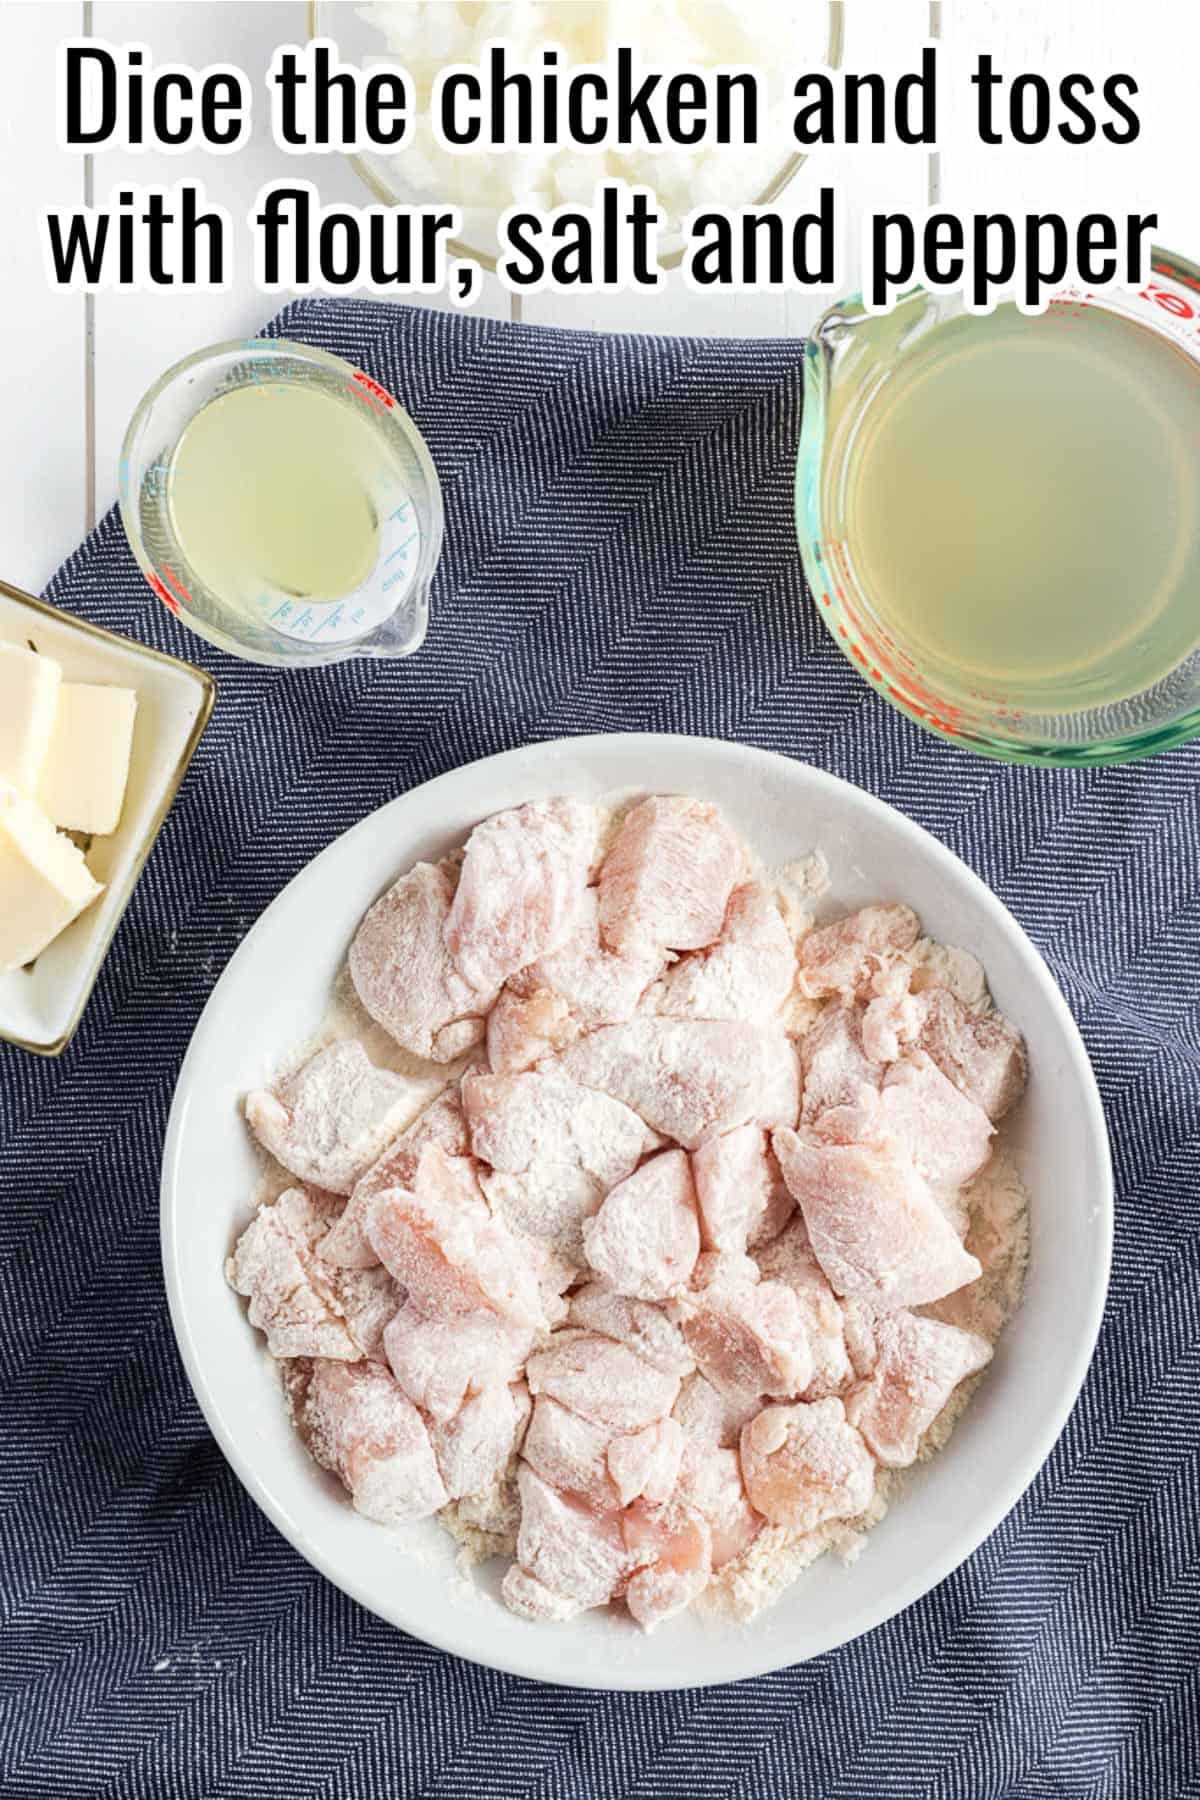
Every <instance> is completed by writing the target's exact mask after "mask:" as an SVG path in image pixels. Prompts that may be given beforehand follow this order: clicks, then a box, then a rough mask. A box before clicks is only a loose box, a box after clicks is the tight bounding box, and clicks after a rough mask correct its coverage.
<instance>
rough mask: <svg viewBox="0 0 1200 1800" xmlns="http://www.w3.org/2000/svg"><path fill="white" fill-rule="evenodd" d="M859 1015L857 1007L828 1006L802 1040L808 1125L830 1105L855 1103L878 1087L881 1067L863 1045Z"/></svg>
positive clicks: (804, 1117)
mask: <svg viewBox="0 0 1200 1800" xmlns="http://www.w3.org/2000/svg"><path fill="white" fill-rule="evenodd" d="M862 1032H863V1015H862V1011H861V1009H860V1008H858V1007H857V1006H843V1005H838V1004H834V1005H830V1006H827V1007H826V1008H825V1010H824V1011H823V1012H822V1014H821V1016H820V1018H819V1019H817V1020H816V1022H815V1023H814V1025H813V1026H812V1029H811V1030H810V1031H809V1032H808V1033H807V1034H806V1036H805V1037H804V1038H803V1039H802V1041H801V1045H800V1056H801V1061H802V1063H803V1066H804V1106H803V1109H802V1111H801V1114H800V1117H801V1119H802V1121H803V1123H804V1124H805V1125H811V1124H812V1123H813V1122H814V1121H815V1120H817V1119H819V1118H820V1117H821V1115H822V1113H824V1112H827V1111H828V1110H829V1109H830V1108H832V1107H842V1106H857V1105H859V1104H861V1102H862V1101H863V1098H864V1096H865V1095H868V1094H874V1093H876V1092H877V1091H878V1089H879V1084H880V1081H881V1080H882V1077H883V1070H882V1068H881V1067H880V1065H879V1064H878V1063H877V1062H874V1061H873V1060H872V1059H871V1058H870V1057H869V1056H868V1055H867V1053H866V1050H865V1048H864V1046H863V1035H862Z"/></svg>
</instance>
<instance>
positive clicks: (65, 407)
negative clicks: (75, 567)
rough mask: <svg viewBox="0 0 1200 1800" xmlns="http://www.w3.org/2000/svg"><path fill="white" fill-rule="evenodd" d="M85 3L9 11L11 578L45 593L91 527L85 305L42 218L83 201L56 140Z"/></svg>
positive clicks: (6, 494) (3, 151)
mask: <svg viewBox="0 0 1200 1800" xmlns="http://www.w3.org/2000/svg"><path fill="white" fill-rule="evenodd" d="M82 22H83V6H82V4H81V3H80V0H51V3H50V4H42V5H35V4H32V3H31V0H25V3H22V4H9V5H6V6H3V7H0V343H2V345H3V350H2V352H0V358H2V360H0V370H2V373H0V433H2V435H0V577H3V578H4V579H5V580H6V581H11V582H14V583H16V585H17V586H19V587H24V588H32V589H35V590H36V589H38V588H40V587H42V586H43V585H44V584H45V582H46V581H47V580H48V579H49V578H50V576H51V575H52V574H53V573H54V570H55V569H56V568H57V566H58V564H59V563H60V562H61V560H62V558H63V557H64V556H66V555H67V554H68V553H69V552H70V551H71V550H73V549H74V548H75V546H76V544H77V543H78V542H79V540H80V538H81V537H82V536H83V532H84V529H85V526H86V515H85V489H86V473H87V437H86V432H87V408H86V405H85V397H84V390H85V349H84V303H83V296H82V295H81V294H70V293H65V292H54V291H53V290H52V289H51V288H50V287H49V286H48V284H47V282H46V278H45V274H44V271H43V268H42V248H41V236H40V230H41V228H40V223H39V214H40V213H41V211H42V209H43V207H47V206H72V207H75V206H79V205H81V204H82V201H83V178H84V168H83V160H82V158H81V157H78V156H68V155H66V154H65V153H63V152H61V151H59V150H57V149H56V148H55V144H54V54H55V49H56V47H57V45H58V43H59V41H60V39H61V38H62V37H64V36H66V35H67V34H68V33H70V32H73V31H78V30H79V29H80V28H81V25H82Z"/></svg>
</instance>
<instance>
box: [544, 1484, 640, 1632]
mask: <svg viewBox="0 0 1200 1800" xmlns="http://www.w3.org/2000/svg"><path fill="white" fill-rule="evenodd" d="M517 1488H518V1491H519V1493H520V1497H521V1523H520V1527H519V1529H518V1531H517V1562H518V1563H519V1564H520V1566H521V1568H522V1569H524V1570H525V1571H526V1573H527V1574H529V1575H532V1576H533V1577H534V1578H535V1580H537V1581H539V1582H541V1583H542V1585H543V1586H544V1587H546V1588H549V1590H550V1592H551V1593H552V1594H561V1595H562V1596H563V1598H564V1599H566V1600H574V1601H576V1602H578V1604H579V1605H580V1606H581V1607H587V1606H603V1605H604V1603H605V1601H606V1600H609V1599H611V1598H612V1595H613V1592H614V1591H615V1589H616V1587H617V1585H618V1583H619V1582H620V1581H621V1579H622V1577H623V1576H624V1575H625V1573H626V1571H627V1569H628V1567H629V1561H630V1558H629V1552H628V1551H627V1550H626V1548H625V1539H624V1535H623V1533H622V1531H621V1521H620V1515H619V1514H607V1515H606V1514H604V1513H597V1512H594V1511H593V1510H592V1509H591V1508H590V1507H587V1506H584V1505H582V1504H581V1503H580V1502H578V1501H576V1500H572V1499H571V1498H570V1497H569V1496H568V1495H566V1494H560V1493H558V1492H557V1491H556V1490H555V1489H554V1488H552V1487H550V1486H549V1484H548V1483H547V1482H545V1481H543V1480H542V1478H541V1476H540V1475H538V1474H536V1473H535V1471H534V1470H533V1469H531V1468H530V1467H529V1465H528V1463H522V1464H521V1466H520V1468H519V1469H518V1471H517Z"/></svg>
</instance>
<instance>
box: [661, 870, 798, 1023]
mask: <svg viewBox="0 0 1200 1800" xmlns="http://www.w3.org/2000/svg"><path fill="white" fill-rule="evenodd" d="M795 979H796V951H795V947H794V945H793V943H792V940H791V936H790V934H789V932H788V928H787V926H786V925H785V924H784V922H783V915H782V914H781V913H780V911H779V908H778V907H777V906H776V904H775V902H774V900H773V899H772V898H771V896H770V894H769V893H768V892H767V890H766V888H764V887H762V886H761V885H760V884H759V883H758V882H757V881H748V882H746V883H744V885H743V886H741V887H737V888H734V890H733V893H732V894H731V895H730V897H729V905H728V907H727V908H726V911H725V920H724V923H723V925H722V926H721V935H720V937H719V938H718V939H717V941H716V943H715V944H713V945H712V946H711V947H710V948H709V949H707V950H697V951H694V952H693V953H692V954H691V955H689V956H685V957H683V958H682V959H681V960H680V961H679V962H677V963H676V964H675V965H674V967H673V968H670V969H668V970H667V973H666V974H665V975H664V976H663V978H662V980H661V981H660V982H659V983H658V984H657V986H656V987H655V988H653V989H652V990H651V993H650V994H649V995H648V996H647V1010H648V1011H652V1012H656V1013H663V1014H666V1015H669V1016H671V1017H673V1018H687V1019H744V1020H746V1021H747V1022H748V1023H751V1024H758V1025H765V1024H768V1023H770V1021H771V1020H773V1019H777V1018H778V1016H779V1013H780V1011H781V1010H782V1008H783V1006H784V1004H785V1002H786V1001H787V998H788V996H789V994H790V993H791V991H792V985H793V983H794V981H795Z"/></svg>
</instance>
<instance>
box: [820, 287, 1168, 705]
mask: <svg viewBox="0 0 1200 1800" xmlns="http://www.w3.org/2000/svg"><path fill="white" fill-rule="evenodd" d="M843 491H844V505H845V513H844V519H845V525H844V532H845V538H846V541H847V545H848V549H849V554H850V556H851V558H852V561H853V565H854V567H855V570H856V574H857V577H858V580H859V583H860V585H861V587H862V589H863V591H864V592H865V593H866V595H867V596H868V597H869V600H870V603H871V606H872V608H873V610H874V612H875V614H876V616H877V619H878V620H879V621H880V622H881V623H882V625H883V627H884V629H885V630H886V631H888V632H889V633H890V634H891V636H892V637H893V639H894V640H895V641H896V642H897V643H899V644H901V645H902V646H904V648H906V649H907V650H908V652H909V654H910V656H911V657H912V659H913V661H914V662H915V663H916V664H917V666H918V668H920V669H922V670H923V672H925V673H927V674H930V675H934V676H936V677H940V678H941V679H942V680H949V681H951V682H953V683H955V684H956V685H958V686H959V687H961V688H963V689H965V690H967V691H971V690H975V691H979V692H982V693H985V694H989V695H999V696H1004V697H1012V698H1016V699H1018V700H1020V701H1022V702H1024V703H1026V704H1029V703H1032V704H1035V705H1038V706H1039V707H1043V708H1045V709H1046V710H1048V711H1049V710H1059V709H1070V708H1072V707H1080V706H1084V705H1087V706H1092V705H1101V704H1104V703H1106V702H1111V701H1114V700H1118V699H1122V698H1125V697H1127V696H1129V695H1131V694H1133V693H1136V692H1139V691H1140V690H1141V689H1143V688H1145V687H1147V686H1149V685H1150V684H1151V683H1153V682H1154V681H1157V680H1159V679H1161V678H1162V677H1163V676H1164V675H1166V674H1168V673H1169V672H1170V671H1171V670H1172V669H1173V668H1174V667H1176V666H1177V665H1178V663H1179V662H1180V661H1181V660H1182V659H1183V658H1184V657H1185V656H1186V655H1187V654H1188V653H1189V652H1190V651H1191V650H1192V649H1194V648H1195V646H1196V645H1197V643H1198V642H1200V372H1198V370H1197V366H1196V365H1195V364H1194V363H1193V362H1192V361H1190V360H1189V358H1188V357H1187V356H1186V355H1185V354H1184V353H1183V352H1182V351H1181V350H1178V349H1176V348H1174V347H1173V346H1172V345H1171V344H1170V343H1169V342H1167V341H1166V340H1165V339H1163V338H1161V337H1158V336H1156V335H1155V334H1154V333H1153V332H1151V331H1148V330H1147V329H1145V328H1144V327H1143V326H1140V325H1138V324H1137V323H1135V322H1133V321H1131V320H1128V319H1123V318H1120V317H1118V316H1116V315H1114V314H1111V313H1106V312H1104V311H1101V310H1098V309H1095V308H1081V309H1077V310H1075V311H1073V312H1072V313H1071V314H1070V316H1068V317H1064V316H1062V315H1061V314H1048V315H1044V316H1041V317H1037V318H1026V317H1024V316H1023V315H1022V314H1020V313H1019V312H1017V310H1016V308H1015V307H1012V306H1005V307H1001V308H998V309H997V311H996V312H995V313H994V314H992V315H990V316H988V317H984V318H971V317H964V318H961V319H957V320H954V321H951V322H949V323H948V324H945V325H940V326H938V327H936V328H935V329H934V331H933V332H932V333H931V334H930V336H929V338H928V339H926V340H925V342H924V343H923V344H922V345H921V346H920V347H919V348H918V349H916V350H915V351H914V352H912V353H911V354H909V355H908V357H907V358H906V359H905V358H903V357H902V358H901V359H900V360H899V361H898V362H897V363H896V365H895V367H894V370H893V372H891V373H890V374H889V376H888V379H887V381H886V382H885V384H884V385H883V387H882V388H881V390H880V391H879V393H878V395H877V396H876V397H875V398H874V399H873V400H872V401H871V402H870V404H869V407H868V410H867V412H866V415H865V417H864V420H863V422H862V424H861V426H860V428H859V430H858V433H857V438H856V441H855V443H854V445H853V447H852V449H851V451H850V455H849V458H848V463H847V478H846V484H845V488H844V490H843Z"/></svg>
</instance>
